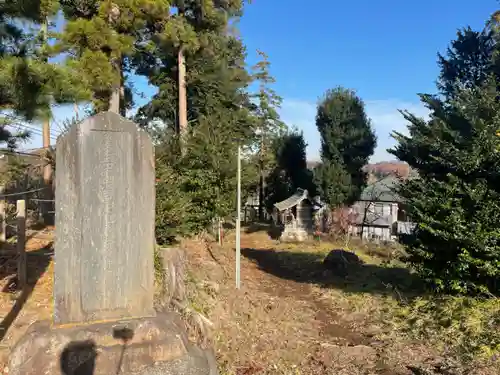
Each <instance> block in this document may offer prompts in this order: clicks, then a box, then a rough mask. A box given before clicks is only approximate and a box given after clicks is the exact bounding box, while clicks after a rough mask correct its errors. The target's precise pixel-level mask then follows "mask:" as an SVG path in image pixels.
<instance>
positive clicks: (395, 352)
mask: <svg viewBox="0 0 500 375" xmlns="http://www.w3.org/2000/svg"><path fill="white" fill-rule="evenodd" d="M241 241H242V242H241V247H242V259H241V280H242V288H241V289H240V290H236V289H235V281H234V263H235V251H234V234H229V235H227V237H226V238H225V241H224V244H223V246H222V247H220V246H219V245H218V244H217V243H214V242H210V241H200V240H190V241H186V242H185V243H184V247H185V248H186V249H187V253H188V256H189V279H190V281H189V282H190V288H189V290H190V300H191V304H192V308H193V309H195V310H197V311H199V312H202V313H203V314H205V315H206V316H207V317H208V318H209V319H210V320H211V321H212V322H213V324H214V328H213V338H212V339H213V342H214V345H215V348H216V351H217V356H218V362H219V366H220V371H221V375H253V374H276V375H280V374H283V375H285V374H286V375H288V374H290V375H309V374H332V375H333V374H335V375H344V374H345V375H357V374H363V375H365V374H366V375H368V374H383V375H404V374H409V375H411V374H417V375H433V374H442V375H461V374H477V375H486V374H488V375H489V374H498V373H500V367H499V364H498V363H497V362H496V360H495V358H493V359H492V358H490V357H488V356H486V357H484V356H483V357H478V355H477V353H475V354H471V352H470V348H469V347H468V346H467V345H468V344H467V341H466V340H467V339H466V338H464V337H463V334H461V333H457V332H459V331H460V330H464V329H465V330H466V329H467V328H464V324H465V323H467V322H466V321H462V322H461V324H462V326H461V327H459V328H453V329H454V330H455V331H454V330H453V329H452V328H449V327H448V328H444V327H443V328H442V327H441V326H440V325H439V324H436V323H434V322H436V321H438V320H439V319H442V317H441V316H440V315H438V312H441V313H442V314H444V315H446V316H448V314H451V315H456V313H457V311H451V312H450V311H447V310H446V309H448V308H452V307H450V306H451V305H450V303H448V302H446V303H444V305H445V306H446V309H442V308H436V306H435V305H431V304H430V303H431V302H432V301H434V299H433V298H431V297H429V296H425V294H424V293H423V292H421V290H422V289H420V285H419V280H418V279H417V278H416V277H415V276H414V275H412V274H411V273H410V272H409V271H408V270H407V269H406V268H404V267H403V265H402V264H401V263H400V262H398V260H397V257H398V256H399V254H398V252H399V250H398V249H397V248H394V247H392V248H383V247H377V246H366V245H360V244H358V245H357V246H356V244H351V246H350V249H351V250H353V251H355V253H356V254H357V255H358V256H359V257H360V258H361V259H362V260H363V261H364V262H365V264H364V265H363V266H362V267H357V268H352V269H348V274H347V276H346V277H338V276H336V275H333V274H332V273H331V272H328V271H325V270H324V268H323V266H322V260H323V259H324V257H325V256H326V254H328V252H329V251H330V250H332V249H334V248H339V245H338V244H334V243H331V242H328V241H321V242H317V241H315V242H310V243H305V244H283V243H282V244H279V243H277V242H276V241H275V240H272V239H271V238H270V236H269V235H268V233H267V232H266V230H265V228H246V230H245V233H243V234H242V240H241ZM453 301H455V300H453ZM432 303H434V302H432ZM426 304H427V305H426ZM444 305H443V306H444ZM413 306H425V308H418V309H413ZM495 306H496V307H498V306H497V305H495ZM455 310H458V311H461V312H462V313H464V314H465V315H468V314H470V311H469V312H467V311H462V310H460V309H458V308H456V309H455ZM499 311H500V310H494V309H493V310H491V311H490V312H489V313H491V314H492V315H494V314H498V313H499ZM465 319H466V318H465ZM486 319H487V318H486ZM424 331H425V332H424ZM471 334H472V335H473V333H471ZM476 334H477V336H476V337H475V338H476V339H477V340H480V339H482V337H483V336H481V334H479V333H477V332H476ZM482 334H486V333H484V332H483V333H482ZM486 340H488V339H486Z"/></svg>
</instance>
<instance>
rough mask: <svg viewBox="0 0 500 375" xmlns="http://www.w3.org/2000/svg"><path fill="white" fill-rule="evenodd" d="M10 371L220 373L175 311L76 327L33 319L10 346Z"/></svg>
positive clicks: (28, 374)
mask: <svg viewBox="0 0 500 375" xmlns="http://www.w3.org/2000/svg"><path fill="white" fill-rule="evenodd" d="M9 370H10V371H9V374H10V375H46V374H50V375H114V374H120V375H170V374H172V375H173V374H183V375H216V374H217V367H216V364H215V358H214V356H213V353H212V352H210V351H205V350H201V349H199V348H197V347H195V346H193V345H192V344H191V343H189V341H188V339H187V337H186V334H185V331H184V329H183V326H182V322H181V321H180V318H179V316H178V315H177V314H174V313H165V314H159V315H158V316H156V317H154V318H142V319H129V320H122V321H114V322H103V323H92V324H87V325H78V326H72V325H71V326H70V325H68V326H59V327H52V326H51V325H50V323H49V322H37V323H34V324H33V325H32V326H31V327H30V329H29V330H28V332H27V333H26V335H25V336H24V337H23V338H22V339H21V340H20V341H19V342H18V344H17V345H16V346H15V347H14V349H13V350H12V353H11V356H10V361H9Z"/></svg>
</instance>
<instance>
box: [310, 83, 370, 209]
mask: <svg viewBox="0 0 500 375" xmlns="http://www.w3.org/2000/svg"><path fill="white" fill-rule="evenodd" d="M316 126H317V128H318V131H319V133H320V137H321V160H322V164H321V165H320V166H319V167H317V168H316V169H315V174H316V177H315V180H316V183H317V185H318V188H319V190H320V192H321V194H322V196H323V198H324V199H325V201H326V202H327V203H328V204H330V205H331V206H339V205H341V204H343V203H350V202H353V201H355V200H356V199H357V198H358V197H359V195H360V194H361V191H362V189H363V187H364V186H365V185H366V174H365V172H364V171H363V167H364V166H365V165H366V164H367V163H368V159H369V157H370V156H371V155H372V154H373V151H374V149H375V145H376V137H375V134H374V132H373V129H372V127H371V123H370V119H369V118H368V117H367V116H366V113H365V109H364V103H363V101H362V100H361V99H360V98H359V97H357V96H356V94H355V93H354V91H352V90H348V89H345V88H342V87H338V88H335V89H333V90H329V91H327V92H326V94H325V96H324V97H323V99H322V100H321V101H320V103H319V105H318V111H317V115H316Z"/></svg>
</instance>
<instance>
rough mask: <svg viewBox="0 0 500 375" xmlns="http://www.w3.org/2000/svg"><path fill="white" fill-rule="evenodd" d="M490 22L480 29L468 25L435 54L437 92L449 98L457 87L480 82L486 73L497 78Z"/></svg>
mask: <svg viewBox="0 0 500 375" xmlns="http://www.w3.org/2000/svg"><path fill="white" fill-rule="evenodd" d="M491 26H492V25H491V24H490V26H489V27H486V28H484V29H483V30H482V31H474V30H472V29H471V28H470V27H466V28H463V29H461V30H459V31H458V32H457V37H456V39H454V40H453V41H452V42H451V43H450V45H449V47H448V49H447V50H446V55H441V54H438V65H439V70H440V74H439V78H438V81H437V85H438V89H439V91H440V93H441V94H442V95H443V96H444V98H445V99H447V100H452V99H453V97H454V96H455V94H456V93H457V92H458V91H459V90H460V89H470V88H474V87H477V86H480V85H481V84H483V83H484V82H485V81H486V79H488V77H490V75H494V76H495V77H496V78H497V79H498V78H500V65H499V61H498V59H497V56H496V50H497V48H498V47H497V46H498V44H497V43H496V40H495V35H496V34H495V32H494V30H493V28H492V27H491Z"/></svg>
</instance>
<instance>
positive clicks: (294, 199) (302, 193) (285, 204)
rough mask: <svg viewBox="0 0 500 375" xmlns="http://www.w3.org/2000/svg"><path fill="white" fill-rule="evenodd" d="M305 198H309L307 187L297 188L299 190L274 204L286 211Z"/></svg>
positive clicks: (280, 209)
mask: <svg viewBox="0 0 500 375" xmlns="http://www.w3.org/2000/svg"><path fill="white" fill-rule="evenodd" d="M304 199H309V193H308V192H307V190H305V189H300V188H299V189H297V191H296V192H295V193H294V194H292V195H291V196H290V197H288V198H287V199H285V200H284V201H281V202H278V203H275V204H274V207H276V208H277V209H278V210H279V211H284V210H287V209H289V208H292V207H294V206H296V205H297V204H299V203H300V202H302V201H303V200H304Z"/></svg>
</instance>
